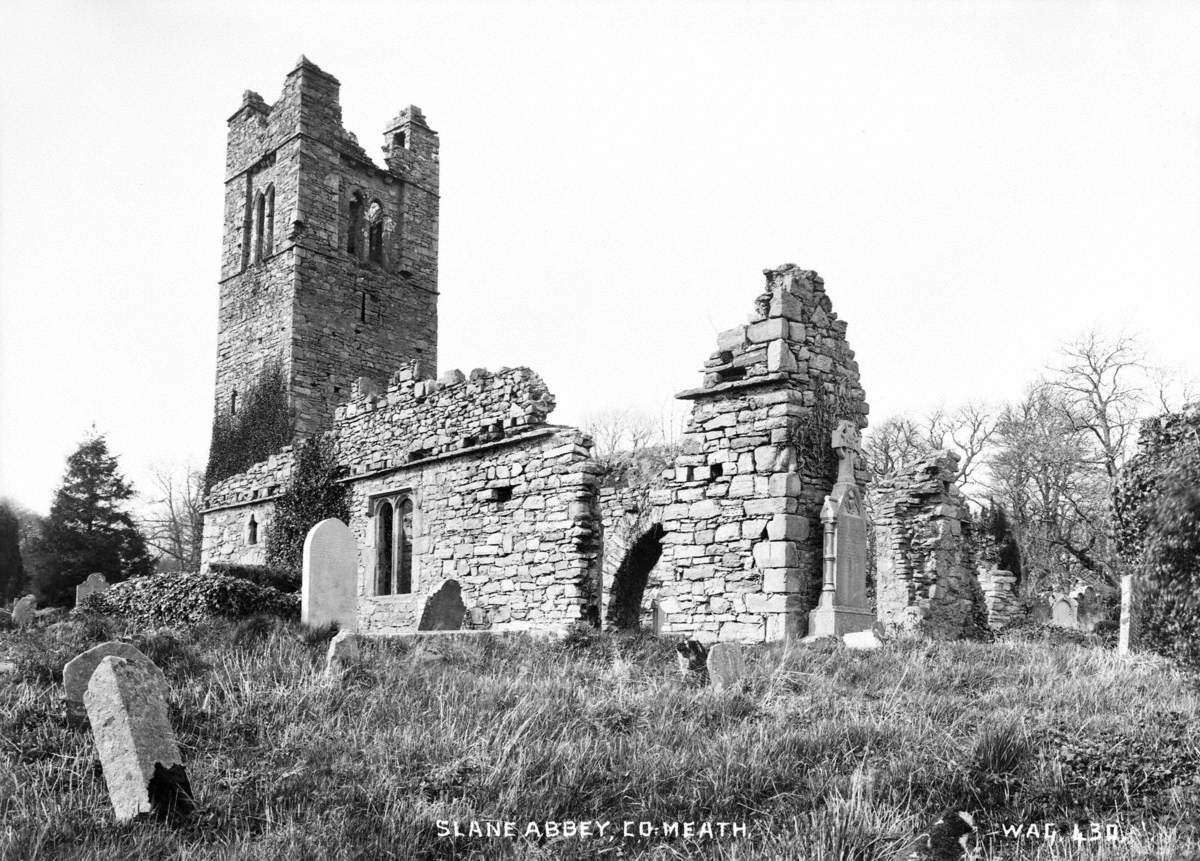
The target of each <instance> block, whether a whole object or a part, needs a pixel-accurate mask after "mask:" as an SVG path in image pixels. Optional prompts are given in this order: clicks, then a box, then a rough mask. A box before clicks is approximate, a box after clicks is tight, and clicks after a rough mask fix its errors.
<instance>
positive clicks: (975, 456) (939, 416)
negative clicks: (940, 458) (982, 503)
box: [926, 401, 996, 498]
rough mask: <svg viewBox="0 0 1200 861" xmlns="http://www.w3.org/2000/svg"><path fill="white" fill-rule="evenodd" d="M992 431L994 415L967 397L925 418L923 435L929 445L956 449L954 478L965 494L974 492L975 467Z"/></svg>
mask: <svg viewBox="0 0 1200 861" xmlns="http://www.w3.org/2000/svg"><path fill="white" fill-rule="evenodd" d="M995 433H996V416H995V414H994V413H993V411H992V410H991V409H989V408H988V407H987V406H985V405H984V404H982V403H979V402H977V401H968V402H967V403H965V404H963V405H962V406H960V407H958V408H957V409H955V410H952V411H951V412H948V413H947V412H944V411H942V410H937V411H935V412H934V413H931V414H930V416H929V418H928V419H927V421H926V435H927V437H928V442H929V445H930V447H931V448H933V449H950V450H951V451H955V452H958V479H959V481H960V482H962V484H963V486H964V492H965V493H967V496H968V498H973V497H974V496H976V495H977V494H978V490H979V485H978V482H977V479H978V477H979V476H978V473H979V469H980V468H981V467H982V466H983V455H984V453H985V452H986V451H987V448H988V443H989V442H990V440H991V439H992V437H993V436H994V435H995Z"/></svg>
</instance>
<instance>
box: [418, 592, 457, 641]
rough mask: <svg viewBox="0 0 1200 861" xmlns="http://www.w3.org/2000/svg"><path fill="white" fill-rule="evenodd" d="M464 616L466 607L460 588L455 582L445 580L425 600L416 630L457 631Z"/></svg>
mask: <svg viewBox="0 0 1200 861" xmlns="http://www.w3.org/2000/svg"><path fill="white" fill-rule="evenodd" d="M466 615H467V605H466V604H464V603H463V599H462V587H461V586H459V585H458V581H457V580H445V581H443V582H442V585H441V586H439V587H438V588H437V590H436V591H435V592H434V593H433V594H432V595H430V596H429V597H428V598H426V599H425V606H424V607H423V608H422V610H421V620H420V622H419V623H418V624H417V630H418V631H458V630H461V628H462V623H463V619H464V618H465V617H466Z"/></svg>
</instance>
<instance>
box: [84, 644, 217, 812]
mask: <svg viewBox="0 0 1200 861" xmlns="http://www.w3.org/2000/svg"><path fill="white" fill-rule="evenodd" d="M83 701H84V704H85V705H86V707H87V715H88V721H89V722H90V723H91V727H92V735H93V736H94V738H95V740H96V750H97V751H98V752H99V754H100V765H101V766H102V767H103V769H104V782H105V784H107V786H108V797H109V800H110V801H111V802H112V806H113V812H114V813H115V814H116V818H117V821H118V822H128V821H130V820H132V819H136V818H137V817H139V816H143V815H150V816H153V817H156V818H159V819H170V820H174V819H178V818H182V817H184V816H187V815H188V814H189V813H191V811H192V810H193V808H194V806H195V804H194V801H193V799H192V790H191V786H190V785H189V784H188V779H187V773H186V772H185V771H184V768H183V763H182V761H181V759H180V756H179V745H178V744H176V742H175V732H174V731H173V730H172V729H171V723H170V720H169V719H168V717H167V703H166V700H164V699H163V696H162V690H161V688H160V687H159V683H158V679H157V678H156V677H155V676H154V674H153V673H151V672H150V670H149V669H147V668H146V667H145V666H144V665H142V664H140V663H137V662H134V661H130V660H127V659H125V658H121V657H117V656H116V655H109V656H108V657H106V658H103V659H102V660H101V661H100V664H99V665H98V666H97V667H96V670H95V672H93V673H92V678H91V681H89V682H88V689H87V693H85V694H84V695H83Z"/></svg>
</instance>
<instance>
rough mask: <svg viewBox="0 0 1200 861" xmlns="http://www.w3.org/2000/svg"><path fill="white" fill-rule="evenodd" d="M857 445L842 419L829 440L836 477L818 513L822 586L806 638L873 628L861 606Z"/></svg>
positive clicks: (863, 558)
mask: <svg viewBox="0 0 1200 861" xmlns="http://www.w3.org/2000/svg"><path fill="white" fill-rule="evenodd" d="M860 440H861V437H860V435H859V432H858V426H857V425H855V424H854V422H850V421H846V420H844V419H843V420H842V421H840V422H838V425H837V428H835V429H834V431H833V435H832V438H831V440H830V442H831V445H832V447H833V449H834V450H835V451H836V452H837V455H838V476H837V482H836V483H835V484H834V485H833V491H832V492H831V493H830V494H829V495H828V496H826V497H825V505H824V507H823V508H822V509H821V522H822V524H823V525H824V527H825V538H824V548H825V550H824V555H825V562H824V583H823V585H822V588H821V598H820V601H819V602H818V603H817V607H816V609H815V610H813V611H812V612H810V613H809V614H808V637H809V638H816V637H836V636H840V635H842V634H845V633H848V632H851V631H863V630H866V629H868V628H870V627H871V626H872V625H873V624H874V623H875V612H874V611H873V610H872V609H871V606H870V604H869V603H868V601H867V520H866V516H865V514H864V511H863V504H862V495H861V494H860V492H859V489H858V481H857V479H856V478H855V468H856V466H857V464H858V461H859V460H860V458H861V457H862V451H861V442H860Z"/></svg>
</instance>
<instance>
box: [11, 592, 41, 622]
mask: <svg viewBox="0 0 1200 861" xmlns="http://www.w3.org/2000/svg"><path fill="white" fill-rule="evenodd" d="M36 607H37V600H36V599H35V598H34V597H33V596H32V595H26V596H25V597H24V598H22V599H21V600H19V601H17V603H15V604H13V610H12V621H13V624H14V625H16V626H17V627H18V628H23V627H24V626H26V625H28V624H29V623H30V622H32V621H33V611H34V609H35V608H36Z"/></svg>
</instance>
